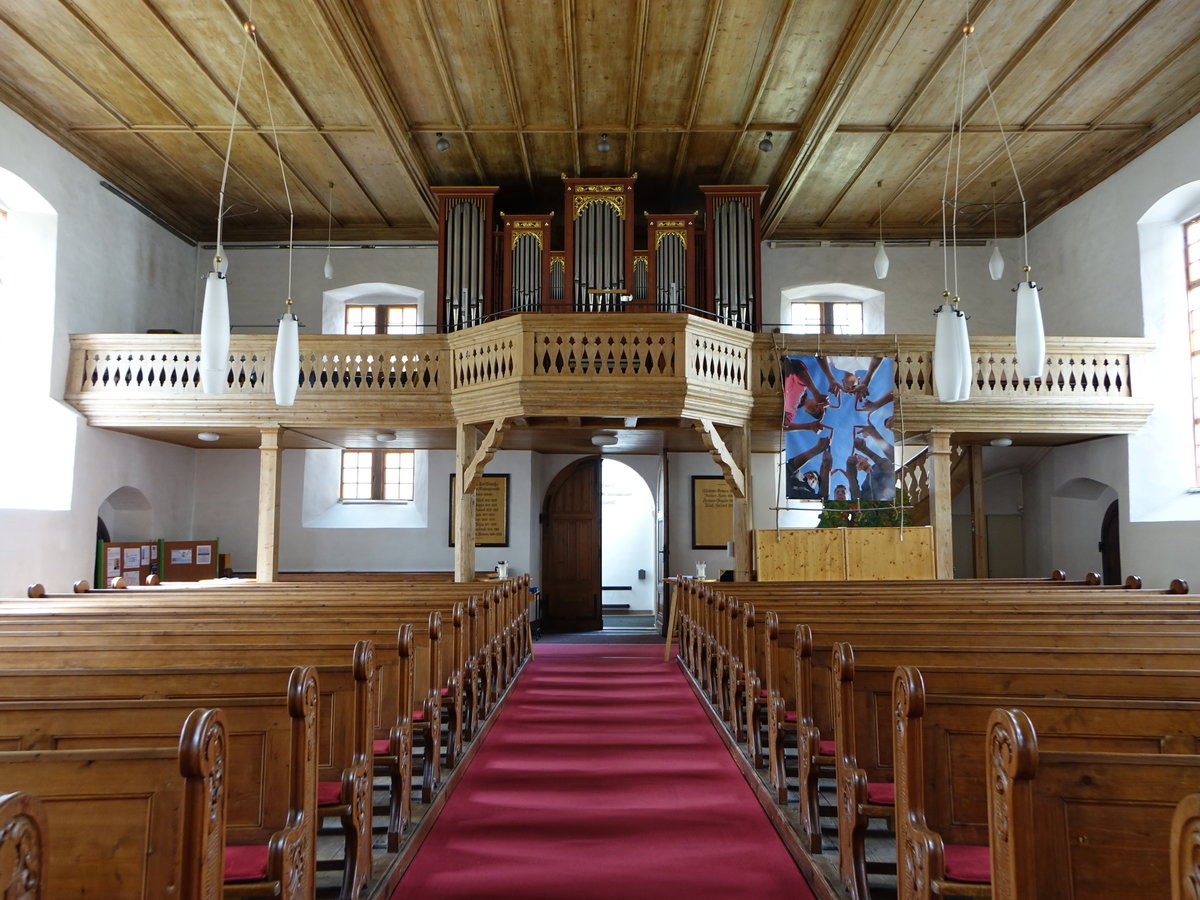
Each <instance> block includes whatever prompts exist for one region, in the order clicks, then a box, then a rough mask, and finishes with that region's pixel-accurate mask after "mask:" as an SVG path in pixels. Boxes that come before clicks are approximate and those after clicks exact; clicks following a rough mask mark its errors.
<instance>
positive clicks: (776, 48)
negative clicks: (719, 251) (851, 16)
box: [717, 0, 796, 184]
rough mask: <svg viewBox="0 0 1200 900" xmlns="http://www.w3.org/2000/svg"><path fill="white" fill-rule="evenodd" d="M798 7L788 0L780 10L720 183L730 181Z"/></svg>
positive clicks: (722, 169) (728, 154)
mask: <svg viewBox="0 0 1200 900" xmlns="http://www.w3.org/2000/svg"><path fill="white" fill-rule="evenodd" d="M795 8H796V0H787V4H786V5H785V6H784V7H783V9H782V10H780V13H779V17H778V18H777V19H776V20H775V28H774V29H773V30H772V31H771V42H770V44H769V45H768V46H767V53H766V56H765V57H764V58H763V64H762V66H761V67H760V68H759V70H758V78H757V79H756V80H755V83H754V90H753V91H752V92H751V94H750V99H749V100H748V101H747V102H746V108H745V110H744V111H743V114H742V124H741V128H740V129H739V131H738V134H737V137H736V138H734V140H733V143H732V144H730V146H729V150H728V151H727V152H726V153H725V160H724V161H723V162H722V163H721V177H720V178H719V179H718V182H717V183H718V184H727V183H729V181H730V177H729V173H730V171H731V170H732V169H733V164H734V162H735V161H736V160H737V156H738V153H739V151H740V149H741V146H742V141H743V140H744V139H745V137H746V132H747V131H749V129H750V125H751V123H752V122H753V121H754V118H753V117H754V110H756V109H757V108H758V104H759V102H760V101H761V100H762V95H763V92H764V91H765V90H766V89H767V82H768V81H769V80H770V78H771V75H772V74H773V73H774V71H775V67H776V65H778V62H779V57H780V54H781V51H782V48H783V39H784V36H785V35H786V34H787V26H788V23H789V22H790V21H791V18H792V11H793V10H794V9H795ZM762 130H763V131H771V132H774V129H773V128H772V129H762Z"/></svg>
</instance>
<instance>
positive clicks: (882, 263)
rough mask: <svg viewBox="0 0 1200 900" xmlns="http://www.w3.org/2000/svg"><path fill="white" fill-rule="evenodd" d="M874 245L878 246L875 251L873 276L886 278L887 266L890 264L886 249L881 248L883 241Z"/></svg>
mask: <svg viewBox="0 0 1200 900" xmlns="http://www.w3.org/2000/svg"><path fill="white" fill-rule="evenodd" d="M875 246H876V247H877V248H878V249H876V251H875V277H876V278H879V279H883V278H887V273H888V267H889V266H890V265H891V261H890V260H889V259H888V255H887V250H885V249H884V248H883V241H879V242H878V243H877V244H876V245H875Z"/></svg>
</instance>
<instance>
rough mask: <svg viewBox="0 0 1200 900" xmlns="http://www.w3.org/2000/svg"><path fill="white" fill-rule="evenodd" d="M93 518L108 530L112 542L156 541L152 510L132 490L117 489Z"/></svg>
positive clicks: (141, 497) (151, 507)
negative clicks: (96, 517)
mask: <svg viewBox="0 0 1200 900" xmlns="http://www.w3.org/2000/svg"><path fill="white" fill-rule="evenodd" d="M96 515H97V516H98V517H99V518H100V521H101V522H103V523H104V524H105V526H107V528H108V533H109V538H110V540H113V541H148V540H152V539H155V538H157V537H158V534H157V533H156V532H155V526H154V507H153V506H152V505H151V503H150V501H149V500H148V499H147V498H146V495H145V494H143V493H142V492H141V491H139V490H138V489H137V488H135V487H130V486H129V485H125V486H124V487H120V488H117V489H116V490H115V491H113V492H112V493H111V494H109V495H108V496H107V497H105V498H104V500H103V501H102V502H101V503H100V507H99V509H97V511H96Z"/></svg>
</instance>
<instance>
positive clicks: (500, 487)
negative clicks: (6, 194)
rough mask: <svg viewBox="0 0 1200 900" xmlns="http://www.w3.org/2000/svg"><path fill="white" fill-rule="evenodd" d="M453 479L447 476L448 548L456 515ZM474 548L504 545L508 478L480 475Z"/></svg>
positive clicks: (506, 537)
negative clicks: (448, 484) (448, 500)
mask: <svg viewBox="0 0 1200 900" xmlns="http://www.w3.org/2000/svg"><path fill="white" fill-rule="evenodd" d="M454 479H455V476H454V475H451V476H450V546H451V547H453V546H454V527H455V521H456V516H457V513H458V509H457V506H458V505H457V504H456V503H455V502H454V499H455V498H454ZM475 546H476V547H507V546H508V476H507V475H484V476H483V479H482V480H481V481H480V482H479V487H477V488H476V489H475Z"/></svg>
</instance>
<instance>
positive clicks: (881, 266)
mask: <svg viewBox="0 0 1200 900" xmlns="http://www.w3.org/2000/svg"><path fill="white" fill-rule="evenodd" d="M876 187H878V188H879V240H878V241H876V242H875V247H876V250H875V277H876V278H878V279H879V280H880V281H882V280H883V279H885V278H887V274H888V268H889V267H890V266H891V261H890V260H889V259H888V255H887V250H885V249H884V247H883V182H882V181H879V182H876Z"/></svg>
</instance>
